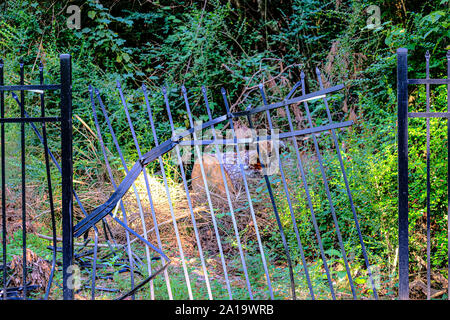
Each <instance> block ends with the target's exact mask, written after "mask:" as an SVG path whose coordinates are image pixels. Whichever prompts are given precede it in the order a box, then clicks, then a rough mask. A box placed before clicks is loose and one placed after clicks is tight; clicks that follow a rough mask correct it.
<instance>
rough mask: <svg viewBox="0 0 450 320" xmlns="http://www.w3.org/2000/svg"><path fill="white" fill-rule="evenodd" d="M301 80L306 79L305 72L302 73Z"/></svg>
mask: <svg viewBox="0 0 450 320" xmlns="http://www.w3.org/2000/svg"><path fill="white" fill-rule="evenodd" d="M300 78H302V79H305V73H304V72H303V70H302V71H301V72H300Z"/></svg>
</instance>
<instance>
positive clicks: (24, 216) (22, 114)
mask: <svg viewBox="0 0 450 320" xmlns="http://www.w3.org/2000/svg"><path fill="white" fill-rule="evenodd" d="M20 85H22V86H23V85H24V70H23V60H22V59H21V60H20ZM20 117H21V118H22V119H23V118H24V117H25V91H24V90H20ZM20 149H21V151H20V163H21V171H22V173H21V176H22V263H23V266H22V280H23V298H24V300H26V299H27V207H26V180H25V171H26V170H25V123H24V122H22V123H21V124H20Z"/></svg>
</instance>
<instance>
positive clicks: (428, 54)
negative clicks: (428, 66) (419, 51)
mask: <svg viewBox="0 0 450 320" xmlns="http://www.w3.org/2000/svg"><path fill="white" fill-rule="evenodd" d="M425 59H427V60H429V59H430V51H428V50H427V52H426V53H425Z"/></svg>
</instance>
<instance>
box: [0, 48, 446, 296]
mask: <svg viewBox="0 0 450 320" xmlns="http://www.w3.org/2000/svg"><path fill="white" fill-rule="evenodd" d="M447 79H450V50H449V51H447ZM447 112H450V84H447ZM2 141H3V140H2ZM449 189H450V118H447V279H449V277H450V190H449ZM447 281H448V280H447ZM447 290H448V292H447V299H448V300H450V285H448V284H447Z"/></svg>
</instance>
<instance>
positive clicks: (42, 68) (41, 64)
mask: <svg viewBox="0 0 450 320" xmlns="http://www.w3.org/2000/svg"><path fill="white" fill-rule="evenodd" d="M42 70H44V64H43V63H42V61H39V71H42Z"/></svg>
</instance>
